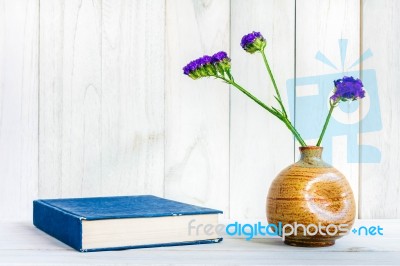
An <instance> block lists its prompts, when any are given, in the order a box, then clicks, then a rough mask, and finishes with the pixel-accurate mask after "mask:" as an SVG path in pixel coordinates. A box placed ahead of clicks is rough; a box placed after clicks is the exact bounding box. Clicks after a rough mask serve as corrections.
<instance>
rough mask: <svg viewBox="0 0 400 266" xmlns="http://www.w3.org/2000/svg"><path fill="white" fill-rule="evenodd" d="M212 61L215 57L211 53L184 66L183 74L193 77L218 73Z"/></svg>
mask: <svg viewBox="0 0 400 266" xmlns="http://www.w3.org/2000/svg"><path fill="white" fill-rule="evenodd" d="M212 61H213V58H212V57H211V56H209V55H204V56H202V57H200V58H197V59H196V60H193V61H191V62H190V63H188V64H187V65H186V66H184V67H183V74H185V75H188V76H189V77H191V78H192V79H197V78H201V77H208V76H211V75H213V74H214V73H216V70H215V67H214V66H213V64H212Z"/></svg>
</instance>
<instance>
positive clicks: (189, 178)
mask: <svg viewBox="0 0 400 266" xmlns="http://www.w3.org/2000/svg"><path fill="white" fill-rule="evenodd" d="M166 16H167V17H166V27H167V28H166V54H165V56H166V59H165V60H166V72H165V81H166V83H165V196H166V197H168V198H172V199H176V200H182V201H185V202H189V203H195V204H199V205H206V206H209V207H215V208H218V209H221V210H223V211H224V213H225V215H228V212H229V87H228V86H227V85H226V84H223V83H222V82H218V81H216V80H213V79H201V80H196V81H193V80H191V79H190V78H188V77H187V76H184V75H183V71H182V67H183V66H184V65H186V64H187V63H188V62H189V61H190V60H193V59H196V58H198V57H200V56H202V55H204V54H210V55H212V54H213V53H215V52H218V51H220V50H225V51H229V1H227V0H224V1H185V0H169V1H167V2H166Z"/></svg>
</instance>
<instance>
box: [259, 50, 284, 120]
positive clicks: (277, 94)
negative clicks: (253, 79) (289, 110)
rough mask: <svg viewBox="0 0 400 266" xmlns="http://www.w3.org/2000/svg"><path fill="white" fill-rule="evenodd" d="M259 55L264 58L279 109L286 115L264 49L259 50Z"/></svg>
mask: <svg viewBox="0 0 400 266" xmlns="http://www.w3.org/2000/svg"><path fill="white" fill-rule="evenodd" d="M261 55H262V57H263V59H264V64H265V66H266V67H267V71H268V75H269V77H270V78H271V81H272V85H274V89H275V93H276V97H277V98H278V99H277V100H278V103H279V105H280V106H281V109H282V112H283V114H284V115H285V116H287V114H286V110H285V107H284V105H283V102H282V98H281V94H280V93H279V90H278V86H277V85H276V82H275V78H274V75H273V74H272V71H271V68H270V66H269V64H268V60H267V57H266V56H265V52H264V50H261Z"/></svg>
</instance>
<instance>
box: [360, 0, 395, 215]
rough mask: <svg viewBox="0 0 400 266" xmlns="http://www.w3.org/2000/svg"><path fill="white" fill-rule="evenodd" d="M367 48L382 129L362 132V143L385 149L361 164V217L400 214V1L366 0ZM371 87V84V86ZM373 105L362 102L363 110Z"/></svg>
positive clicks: (364, 30) (364, 26) (364, 27)
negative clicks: (378, 157) (374, 159)
mask: <svg viewBox="0 0 400 266" xmlns="http://www.w3.org/2000/svg"><path fill="white" fill-rule="evenodd" d="M362 7H363V27H362V29H363V30H362V36H363V45H362V46H363V50H367V49H371V51H372V53H373V57H371V58H369V59H368V60H365V62H364V63H363V65H362V67H363V70H367V69H372V70H375V71H376V72H375V73H376V79H377V85H378V87H377V88H378V96H379V101H380V113H379V114H378V116H380V118H381V119H382V130H379V131H375V132H370V133H366V134H363V135H362V143H363V144H365V145H371V146H373V147H375V148H377V149H378V150H380V153H381V162H380V163H370V164H361V208H360V212H361V217H362V218H371V217H376V218H398V217H400V179H399V169H400V168H399V161H400V142H399V138H400V116H399V113H400V106H399V98H400V91H399V89H398V88H399V84H400V76H399V71H400V64H399V62H400V52H399V49H398V47H399V45H400V29H399V26H398V25H399V24H400V17H399V14H400V2H398V1H387V0H385V1H370V0H364V1H363V6H362ZM367 89H368V88H367ZM368 112H369V108H368V106H367V105H362V113H363V114H367V113H368Z"/></svg>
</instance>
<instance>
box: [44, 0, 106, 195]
mask: <svg viewBox="0 0 400 266" xmlns="http://www.w3.org/2000/svg"><path fill="white" fill-rule="evenodd" d="M40 9H41V12H40V27H41V31H40V69H41V71H40V125H39V134H40V138H39V145H40V162H39V178H40V180H39V196H40V197H61V196H64V197H69V196H90V195H98V194H100V193H101V192H102V186H101V185H102V182H101V169H102V168H101V165H102V158H101V137H102V134H101V106H102V86H101V5H100V3H99V2H96V1H94V2H92V1H85V0H84V1H46V0H44V1H41V3H40Z"/></svg>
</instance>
